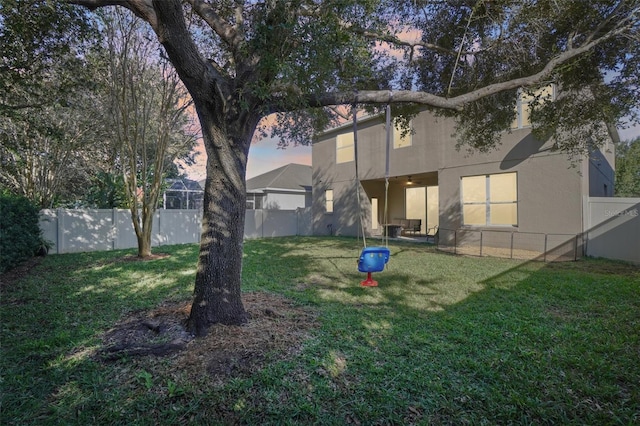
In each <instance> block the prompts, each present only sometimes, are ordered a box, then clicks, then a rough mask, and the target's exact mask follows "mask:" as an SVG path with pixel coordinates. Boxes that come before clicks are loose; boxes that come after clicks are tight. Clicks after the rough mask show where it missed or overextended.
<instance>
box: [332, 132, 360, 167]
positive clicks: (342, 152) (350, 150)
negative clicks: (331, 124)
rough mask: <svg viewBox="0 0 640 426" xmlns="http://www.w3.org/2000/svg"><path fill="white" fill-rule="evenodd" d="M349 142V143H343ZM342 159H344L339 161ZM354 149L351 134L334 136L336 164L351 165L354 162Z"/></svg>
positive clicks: (353, 140)
mask: <svg viewBox="0 0 640 426" xmlns="http://www.w3.org/2000/svg"><path fill="white" fill-rule="evenodd" d="M345 142H350V143H345ZM341 157H344V159H341ZM355 158H356V149H355V138H354V137H353V133H341V134H339V135H337V136H336V164H344V163H351V162H353V161H355Z"/></svg>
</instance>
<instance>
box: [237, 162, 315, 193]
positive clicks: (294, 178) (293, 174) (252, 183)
mask: <svg viewBox="0 0 640 426" xmlns="http://www.w3.org/2000/svg"><path fill="white" fill-rule="evenodd" d="M265 189H270V190H276V189H277V190H295V191H301V190H303V191H309V192H310V191H311V166H305V165H304V164H295V163H290V164H287V165H286V166H282V167H278V168H277V169H274V170H271V171H270V172H267V173H263V174H261V175H259V176H256V177H253V178H251V179H249V180H247V191H249V192H256V191H260V190H265Z"/></svg>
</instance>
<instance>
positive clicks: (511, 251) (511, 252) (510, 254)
mask: <svg viewBox="0 0 640 426" xmlns="http://www.w3.org/2000/svg"><path fill="white" fill-rule="evenodd" d="M513 234H514V232H513V231H511V249H510V252H509V259H513Z"/></svg>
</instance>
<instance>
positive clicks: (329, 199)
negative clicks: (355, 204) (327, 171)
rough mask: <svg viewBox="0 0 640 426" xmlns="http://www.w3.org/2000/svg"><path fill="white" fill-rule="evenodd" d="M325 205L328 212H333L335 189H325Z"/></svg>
mask: <svg viewBox="0 0 640 426" xmlns="http://www.w3.org/2000/svg"><path fill="white" fill-rule="evenodd" d="M324 205H325V209H326V211H327V213H333V189H327V190H326V191H324Z"/></svg>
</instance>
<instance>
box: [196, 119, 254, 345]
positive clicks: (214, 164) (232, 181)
mask: <svg viewBox="0 0 640 426" xmlns="http://www.w3.org/2000/svg"><path fill="white" fill-rule="evenodd" d="M211 115H213V114H211ZM211 115H209V116H207V114H203V113H202V110H199V116H200V123H201V125H202V132H203V137H204V141H205V147H206V150H207V178H206V181H205V189H204V212H203V220H202V235H201V239H200V256H199V258H198V270H197V273H196V283H195V289H194V298H193V305H192V308H191V314H190V316H189V320H188V324H187V328H188V329H189V331H191V332H192V333H195V334H196V335H198V336H202V335H205V334H206V332H207V328H208V327H209V326H210V325H211V324H217V323H219V324H225V325H239V324H243V323H246V322H247V313H246V311H245V309H244V306H243V304H242V300H241V294H240V287H241V283H242V256H243V239H244V223H245V212H246V183H245V172H246V165H247V155H248V151H249V145H250V140H251V136H252V134H253V131H254V129H255V126H256V124H257V121H258V120H257V118H256V117H253V118H249V119H247V118H246V117H245V119H244V120H242V119H236V122H235V123H234V122H233V121H231V122H229V121H228V122H226V123H220V124H215V123H213V122H214V119H212V118H210V117H211ZM222 120H224V118H222ZM228 120H229V119H228ZM215 121H216V123H217V122H219V118H218V119H216V120H215ZM234 124H236V125H234Z"/></svg>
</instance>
